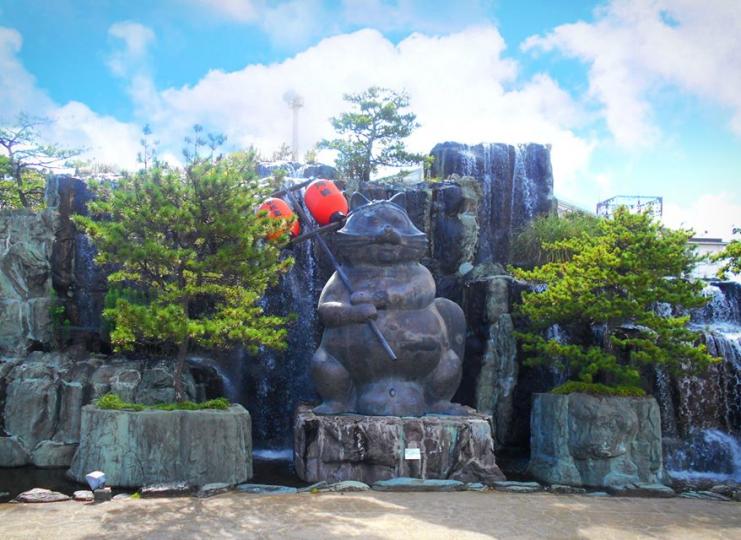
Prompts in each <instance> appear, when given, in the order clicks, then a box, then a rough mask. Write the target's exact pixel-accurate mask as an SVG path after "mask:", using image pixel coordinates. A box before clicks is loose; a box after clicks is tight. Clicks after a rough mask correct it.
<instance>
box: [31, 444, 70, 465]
mask: <svg viewBox="0 0 741 540" xmlns="http://www.w3.org/2000/svg"><path fill="white" fill-rule="evenodd" d="M76 451H77V445H76V444H66V443H61V442H56V441H41V442H40V443H39V444H37V445H36V448H34V449H33V451H32V452H31V463H33V464H34V465H35V466H36V467H41V468H44V469H52V468H61V467H65V468H66V467H69V466H70V464H71V463H72V458H73V457H74V455H75V452H76Z"/></svg>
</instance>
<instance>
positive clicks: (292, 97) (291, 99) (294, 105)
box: [283, 90, 304, 162]
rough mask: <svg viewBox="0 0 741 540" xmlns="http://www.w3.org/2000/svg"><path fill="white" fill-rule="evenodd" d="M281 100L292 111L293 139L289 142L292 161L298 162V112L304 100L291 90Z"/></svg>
mask: <svg viewBox="0 0 741 540" xmlns="http://www.w3.org/2000/svg"><path fill="white" fill-rule="evenodd" d="M283 100H284V101H285V102H286V103H288V106H289V107H290V108H291V110H292V111H293V137H292V140H291V153H292V154H293V161H294V162H298V110H299V109H300V108H301V107H303V106H304V98H302V97H301V96H299V95H298V94H297V93H296V92H294V91H293V90H290V91H288V92H286V93H285V95H284V96H283Z"/></svg>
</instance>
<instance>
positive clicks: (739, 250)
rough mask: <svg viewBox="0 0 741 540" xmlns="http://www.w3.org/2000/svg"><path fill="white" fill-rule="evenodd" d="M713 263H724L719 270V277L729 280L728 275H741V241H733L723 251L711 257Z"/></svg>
mask: <svg viewBox="0 0 741 540" xmlns="http://www.w3.org/2000/svg"><path fill="white" fill-rule="evenodd" d="M710 260H712V261H716V262H717V261H724V262H723V265H722V266H721V267H720V268H719V269H718V277H719V278H720V279H727V278H728V274H741V240H733V241H732V242H730V243H729V244H728V245H727V246H726V247H725V248H723V251H721V252H719V253H716V254H715V255H712V256H711V257H710Z"/></svg>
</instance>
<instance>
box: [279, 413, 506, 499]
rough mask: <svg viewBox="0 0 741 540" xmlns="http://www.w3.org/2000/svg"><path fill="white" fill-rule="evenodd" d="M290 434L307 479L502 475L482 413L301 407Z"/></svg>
mask: <svg viewBox="0 0 741 540" xmlns="http://www.w3.org/2000/svg"><path fill="white" fill-rule="evenodd" d="M294 433H295V435H296V438H295V441H294V465H295V467H296V473H297V474H298V476H299V477H300V478H301V479H303V480H305V481H307V482H317V481H321V480H324V481H327V482H339V481H342V480H357V481H361V482H365V483H369V484H372V483H374V482H377V481H379V480H387V479H390V478H396V477H407V476H411V477H415V476H422V477H425V478H429V479H441V480H458V481H461V482H478V481H481V482H485V483H491V482H494V481H496V480H503V479H504V475H503V474H502V472H501V471H500V470H499V467H498V466H497V464H496V460H495V456H494V443H493V440H492V430H491V425H490V418H489V417H487V416H484V415H479V414H474V415H471V416H422V417H419V418H416V417H394V416H385V417H384V416H360V415H341V416H319V415H316V414H314V413H313V412H311V411H310V410H308V409H306V408H302V409H301V410H299V413H298V414H297V417H296V429H295V431H294ZM415 449H416V450H415ZM406 450H411V453H410V454H411V455H407V452H406ZM417 450H418V451H417ZM417 456H418V459H417ZM410 457H411V458H412V459H406V458H410Z"/></svg>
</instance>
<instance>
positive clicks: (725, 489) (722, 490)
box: [710, 484, 738, 497]
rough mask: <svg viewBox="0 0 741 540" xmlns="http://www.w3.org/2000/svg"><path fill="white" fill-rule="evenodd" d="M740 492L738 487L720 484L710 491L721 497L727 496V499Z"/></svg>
mask: <svg viewBox="0 0 741 540" xmlns="http://www.w3.org/2000/svg"><path fill="white" fill-rule="evenodd" d="M737 490H738V487H737V486H732V485H728V484H718V485H716V486H713V487H712V488H710V491H711V492H713V493H717V494H719V495H725V496H726V497H732V496H733V494H734V493H735V492H736V491H737Z"/></svg>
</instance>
